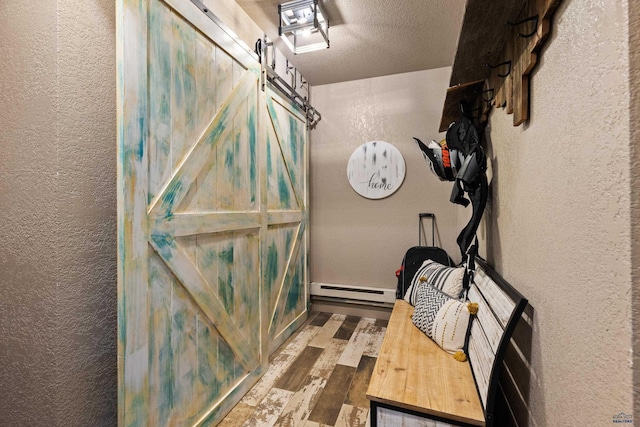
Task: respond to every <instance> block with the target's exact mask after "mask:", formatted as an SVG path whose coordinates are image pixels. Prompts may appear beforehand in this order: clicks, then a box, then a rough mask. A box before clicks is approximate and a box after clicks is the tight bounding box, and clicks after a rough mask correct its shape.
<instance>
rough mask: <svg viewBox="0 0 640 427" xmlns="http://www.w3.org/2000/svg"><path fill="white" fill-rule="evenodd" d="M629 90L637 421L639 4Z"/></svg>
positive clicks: (638, 408) (632, 20) (632, 28)
mask: <svg viewBox="0 0 640 427" xmlns="http://www.w3.org/2000/svg"><path fill="white" fill-rule="evenodd" d="M629 54H630V55H629V76H630V79H629V83H630V90H631V100H630V101H631V103H630V107H631V108H630V119H631V120H630V122H631V162H630V166H631V168H630V169H631V268H632V270H631V281H632V283H633V285H634V286H633V287H632V294H631V301H632V309H633V311H632V317H633V332H634V333H633V350H634V351H633V355H634V357H633V361H634V381H633V384H634V414H633V415H634V418H635V419H636V420H639V419H640V334H638V330H640V172H639V171H640V2H637V1H632V2H629Z"/></svg>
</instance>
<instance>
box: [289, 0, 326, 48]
mask: <svg viewBox="0 0 640 427" xmlns="http://www.w3.org/2000/svg"><path fill="white" fill-rule="evenodd" d="M278 15H279V19H280V26H279V27H278V34H279V35H280V37H281V38H282V40H283V41H284V43H285V44H286V45H287V47H288V48H289V49H290V50H291V51H292V52H293V53H294V54H295V55H297V54H299V53H306V52H312V51H314V50H321V49H328V48H329V19H328V18H327V15H326V14H325V13H324V11H323V10H322V7H321V6H320V4H319V3H318V0H293V1H290V2H287V3H283V4H280V5H278Z"/></svg>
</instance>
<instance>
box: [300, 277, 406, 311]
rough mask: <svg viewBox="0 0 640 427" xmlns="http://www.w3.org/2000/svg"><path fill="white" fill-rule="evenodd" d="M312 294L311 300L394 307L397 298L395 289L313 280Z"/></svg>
mask: <svg viewBox="0 0 640 427" xmlns="http://www.w3.org/2000/svg"><path fill="white" fill-rule="evenodd" d="M310 294H311V302H314V301H317V302H327V303H330V302H337V303H342V304H357V305H364V306H371V307H393V304H394V303H395V300H396V290H395V289H385V288H370V287H366V286H353V285H336V284H332V283H319V282H311V292H310Z"/></svg>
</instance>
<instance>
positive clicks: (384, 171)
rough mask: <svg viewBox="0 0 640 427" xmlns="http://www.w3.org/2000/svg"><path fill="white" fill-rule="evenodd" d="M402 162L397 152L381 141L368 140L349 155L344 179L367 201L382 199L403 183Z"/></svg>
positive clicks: (403, 170)
mask: <svg viewBox="0 0 640 427" xmlns="http://www.w3.org/2000/svg"><path fill="white" fill-rule="evenodd" d="M404 175H405V163H404V158H403V157H402V154H401V153H400V150H398V149H397V148H396V147H394V146H393V145H391V144H389V143H388V142H384V141H369V142H367V143H365V144H362V145H361V146H360V147H358V148H356V150H355V151H354V152H353V154H351V158H350V159H349V164H348V165H347V178H348V179H349V184H351V187H352V188H353V189H354V190H355V191H356V193H358V194H359V195H361V196H362V197H366V198H367V199H383V198H385V197H388V196H390V195H392V194H393V193H395V192H396V191H397V190H398V189H399V188H400V186H401V185H402V181H404Z"/></svg>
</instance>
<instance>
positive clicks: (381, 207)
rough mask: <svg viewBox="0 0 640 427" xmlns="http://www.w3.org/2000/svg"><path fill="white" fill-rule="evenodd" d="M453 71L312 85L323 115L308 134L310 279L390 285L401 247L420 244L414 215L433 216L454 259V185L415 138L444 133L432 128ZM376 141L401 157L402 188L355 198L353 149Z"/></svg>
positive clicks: (438, 116) (404, 249)
mask: <svg viewBox="0 0 640 427" xmlns="http://www.w3.org/2000/svg"><path fill="white" fill-rule="evenodd" d="M450 72H451V69H450V68H448V67H447V68H440V69H436V70H430V71H420V72H415V73H407V74H399V75H393V76H386V77H378V78H372V79H365V80H357V81H351V82H343V83H335V84H329V85H322V86H314V87H313V88H312V94H313V104H314V107H316V108H317V109H318V111H319V112H320V113H321V114H322V120H321V121H320V122H319V124H318V126H317V128H316V129H315V130H313V131H311V148H310V149H311V156H310V159H311V166H310V167H311V181H310V182H311V202H310V209H311V210H310V222H311V252H310V262H311V280H312V281H316V282H324V283H338V284H347V285H364V286H377V287H383V288H394V287H395V284H396V279H395V276H394V272H395V270H396V269H397V268H398V267H399V266H400V262H401V261H402V257H403V256H404V253H405V251H406V250H407V249H408V248H409V247H411V246H414V245H417V244H418V242H417V239H418V213H419V212H434V213H435V214H436V217H437V223H438V226H439V227H438V228H439V231H440V238H441V241H442V244H443V246H444V247H445V248H446V249H447V251H448V252H449V253H450V254H451V255H456V256H457V253H458V250H457V246H455V239H456V237H457V233H458V232H459V229H458V227H457V223H456V221H457V219H456V207H455V205H453V204H451V203H449V195H450V192H451V185H452V184H451V183H443V182H440V181H439V180H438V179H437V178H436V177H435V175H433V174H432V173H431V171H430V170H429V169H428V167H427V165H426V163H425V161H424V159H423V157H422V154H421V152H420V150H419V148H418V146H417V145H416V143H415V142H414V141H413V139H412V137H413V136H416V137H419V138H421V139H422V140H423V141H429V140H430V139H431V138H434V139H441V138H442V137H443V135H444V134H438V133H437V132H436V129H438V126H439V123H440V115H441V112H442V105H443V103H444V96H445V92H446V88H447V86H448V79H449V74H450ZM373 140H383V141H387V142H389V143H391V144H393V145H395V146H396V147H397V148H398V149H399V150H400V152H401V153H402V155H403V156H404V159H405V162H406V170H407V173H406V178H405V181H404V183H403V185H402V187H401V188H400V190H398V191H397V192H396V193H394V194H393V195H392V196H390V197H388V198H386V199H381V200H369V199H365V198H363V197H361V196H359V195H358V194H357V193H356V192H355V191H354V190H353V189H352V188H351V186H350V185H349V182H348V181H347V163H348V161H349V157H350V156H351V153H352V152H353V151H354V150H355V149H356V148H357V147H359V146H360V145H361V144H364V143H365V142H367V141H373ZM425 225H426V226H428V227H429V222H425ZM430 231H431V230H430V228H429V234H430Z"/></svg>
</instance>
